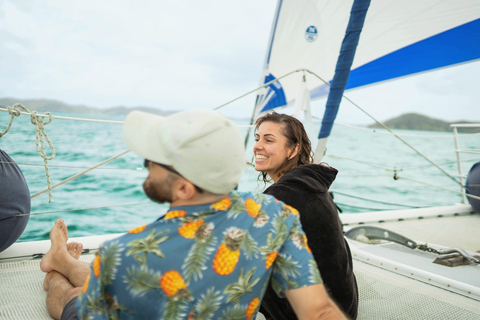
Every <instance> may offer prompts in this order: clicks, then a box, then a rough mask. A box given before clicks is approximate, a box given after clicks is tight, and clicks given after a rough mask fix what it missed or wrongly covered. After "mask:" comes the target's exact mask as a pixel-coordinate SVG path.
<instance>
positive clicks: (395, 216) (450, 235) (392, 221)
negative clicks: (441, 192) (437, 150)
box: [340, 205, 480, 252]
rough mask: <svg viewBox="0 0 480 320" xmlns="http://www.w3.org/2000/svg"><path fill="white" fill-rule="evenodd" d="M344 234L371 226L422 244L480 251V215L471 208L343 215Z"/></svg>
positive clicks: (440, 208) (452, 207) (461, 206)
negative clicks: (350, 230)
mask: <svg viewBox="0 0 480 320" xmlns="http://www.w3.org/2000/svg"><path fill="white" fill-rule="evenodd" d="M340 219H341V220H342V222H343V225H344V231H348V230H349V229H350V228H353V227H357V226H361V225H368V226H376V227H380V228H384V229H388V230H390V231H393V232H396V233H399V234H401V235H403V236H405V237H407V238H409V239H411V240H414V241H419V242H421V243H434V244H437V245H441V246H444V247H449V248H462V249H464V250H467V251H472V252H475V251H477V250H480V236H479V231H480V214H479V213H475V212H473V209H472V207H471V206H470V205H458V206H447V207H436V208H427V209H413V210H412V209H410V210H395V211H382V212H381V214H379V213H378V212H367V213H356V214H342V215H340Z"/></svg>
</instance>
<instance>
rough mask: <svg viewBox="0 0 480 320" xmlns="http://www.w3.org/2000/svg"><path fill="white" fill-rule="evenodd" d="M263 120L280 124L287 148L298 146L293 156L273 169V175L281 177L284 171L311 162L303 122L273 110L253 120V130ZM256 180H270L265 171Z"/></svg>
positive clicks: (310, 149)
mask: <svg viewBox="0 0 480 320" xmlns="http://www.w3.org/2000/svg"><path fill="white" fill-rule="evenodd" d="M264 122H274V123H278V124H280V125H281V132H282V134H283V135H284V136H285V137H286V138H287V145H286V147H287V148H290V147H293V146H296V145H297V144H298V147H299V151H298V153H297V154H296V155H295V157H293V158H291V159H287V160H285V162H284V163H282V165H281V166H280V167H279V168H278V169H277V171H275V173H274V174H275V175H277V176H278V177H281V176H282V175H284V174H285V172H287V171H289V170H291V169H293V168H295V167H298V166H301V165H304V164H310V163H313V152H312V145H311V144H310V139H308V135H307V132H306V131H305V128H304V127H303V124H302V123H301V122H300V121H299V120H298V119H297V118H295V117H292V116H289V115H286V114H283V113H276V112H275V111H273V112H272V113H267V114H265V115H264V116H262V117H260V118H258V119H257V121H255V132H256V131H257V130H258V128H259V127H260V125H261V124H262V123H264ZM258 180H260V181H263V182H268V181H270V179H269V178H268V175H267V173H266V172H263V171H262V172H260V174H259V176H258Z"/></svg>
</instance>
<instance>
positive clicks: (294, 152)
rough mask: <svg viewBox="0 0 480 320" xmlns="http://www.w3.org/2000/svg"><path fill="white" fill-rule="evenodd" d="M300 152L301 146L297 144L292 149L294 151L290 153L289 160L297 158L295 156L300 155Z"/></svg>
mask: <svg viewBox="0 0 480 320" xmlns="http://www.w3.org/2000/svg"><path fill="white" fill-rule="evenodd" d="M299 151H300V144H299V143H297V144H296V145H295V147H293V148H292V151H291V152H290V156H289V157H288V160H292V159H293V158H295V156H296V155H297V154H298V152H299Z"/></svg>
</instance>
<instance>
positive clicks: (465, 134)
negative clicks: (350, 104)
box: [315, 117, 480, 139]
mask: <svg viewBox="0 0 480 320" xmlns="http://www.w3.org/2000/svg"><path fill="white" fill-rule="evenodd" d="M315 118H316V119H318V120H321V119H320V118H318V117H315ZM335 125H338V126H342V127H347V128H352V129H357V130H363V131H369V132H372V133H380V134H388V135H392V133H390V132H388V131H387V132H385V131H380V130H379V129H383V128H375V129H372V128H365V127H360V126H354V125H351V124H342V123H335ZM450 133H452V132H448V131H445V134H442V135H421V134H409V133H397V134H398V135H399V136H404V137H417V138H449V139H451V138H452V136H451V135H449V134H450ZM475 135H480V132H473V133H462V136H475Z"/></svg>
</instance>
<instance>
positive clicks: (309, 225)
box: [260, 164, 358, 320]
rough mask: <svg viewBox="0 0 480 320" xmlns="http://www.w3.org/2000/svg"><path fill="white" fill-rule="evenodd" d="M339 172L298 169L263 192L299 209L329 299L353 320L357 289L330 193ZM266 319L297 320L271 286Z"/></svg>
mask: <svg viewBox="0 0 480 320" xmlns="http://www.w3.org/2000/svg"><path fill="white" fill-rule="evenodd" d="M337 173H338V171H337V170H336V169H334V168H332V167H329V166H327V165H324V164H309V165H303V166H299V167H296V168H294V169H292V170H290V171H288V172H287V173H285V174H284V175H283V176H282V177H281V178H280V179H279V180H278V181H277V182H276V183H275V184H273V185H271V186H270V187H268V188H267V189H266V190H265V191H264V193H266V194H270V195H273V196H274V197H275V198H277V199H278V200H281V201H283V202H285V203H286V204H288V205H290V206H292V207H294V208H296V209H297V210H298V211H299V212H300V221H301V223H302V228H303V230H304V231H305V234H306V235H307V239H308V246H309V247H310V249H311V250H312V254H313V256H314V258H315V261H316V262H317V265H318V268H319V269H320V274H321V275H322V279H323V281H324V285H325V287H326V289H327V291H328V293H329V295H330V297H331V298H332V299H333V300H334V301H335V302H336V304H337V305H338V307H339V308H340V309H341V310H342V311H343V312H344V313H345V315H346V316H347V317H349V318H351V319H356V317H357V309H358V289H357V282H356V279H355V275H354V274H353V264H352V256H351V253H350V248H349V246H348V244H347V242H346V240H345V238H344V237H343V232H342V223H341V221H340V218H339V216H338V213H337V208H336V206H335V203H334V202H333V200H332V197H331V196H330V194H329V193H328V189H329V187H330V185H331V184H332V183H333V181H334V180H335V177H336V175H337ZM260 311H261V312H262V313H264V314H265V313H266V314H265V316H266V318H267V319H276V320H280V319H282V320H283V319H296V316H295V313H294V312H293V309H292V308H291V306H290V305H289V303H288V301H287V300H286V299H282V298H279V297H278V296H277V294H276V293H275V292H274V291H273V289H272V288H271V286H270V285H269V286H268V289H267V291H266V293H265V296H264V298H263V301H262V309H261V310H260Z"/></svg>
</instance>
